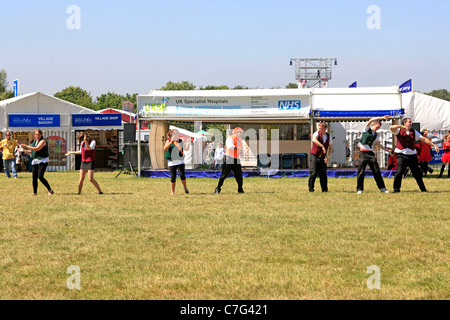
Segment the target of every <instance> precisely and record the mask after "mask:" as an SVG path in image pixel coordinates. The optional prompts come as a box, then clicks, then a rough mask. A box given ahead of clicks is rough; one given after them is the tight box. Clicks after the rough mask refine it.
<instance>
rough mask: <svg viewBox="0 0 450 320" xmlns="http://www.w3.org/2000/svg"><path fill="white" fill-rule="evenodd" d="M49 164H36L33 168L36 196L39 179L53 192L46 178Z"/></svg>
mask: <svg viewBox="0 0 450 320" xmlns="http://www.w3.org/2000/svg"><path fill="white" fill-rule="evenodd" d="M47 167H48V163H40V164H35V165H34V166H33V171H32V172H33V191H34V193H35V194H36V193H37V190H38V179H39V181H40V182H41V183H42V184H43V185H44V186H45V187H46V188H47V190H48V191H51V190H52V188H50V184H49V183H48V181H47V180H46V179H45V178H44V173H45V170H47Z"/></svg>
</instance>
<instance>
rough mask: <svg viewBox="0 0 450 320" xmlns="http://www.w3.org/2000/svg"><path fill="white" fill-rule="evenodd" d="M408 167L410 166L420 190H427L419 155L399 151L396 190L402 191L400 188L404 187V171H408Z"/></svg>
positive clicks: (395, 179)
mask: <svg viewBox="0 0 450 320" xmlns="http://www.w3.org/2000/svg"><path fill="white" fill-rule="evenodd" d="M407 167H409V169H410V170H411V172H412V174H413V176H414V179H416V182H417V185H418V186H419V188H420V190H421V191H426V190H427V189H426V188H425V184H424V183H423V178H422V170H421V169H420V168H419V160H418V159H417V155H416V154H413V155H406V154H401V153H397V172H396V173H395V176H394V192H400V189H401V187H402V178H403V173H404V172H405V171H406V168H407Z"/></svg>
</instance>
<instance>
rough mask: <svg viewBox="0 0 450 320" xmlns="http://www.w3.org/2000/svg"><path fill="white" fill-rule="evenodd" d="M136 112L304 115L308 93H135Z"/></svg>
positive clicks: (148, 114)
mask: <svg viewBox="0 0 450 320" xmlns="http://www.w3.org/2000/svg"><path fill="white" fill-rule="evenodd" d="M138 107H139V116H140V117H143V118H147V117H150V118H151V117H173V116H208V117H209V116H210V117H221V118H223V117H227V116H308V113H309V107H310V104H309V95H304V96H260V97H257V96H253V97H217V98H214V97H170V98H168V97H158V96H140V97H139V106H138Z"/></svg>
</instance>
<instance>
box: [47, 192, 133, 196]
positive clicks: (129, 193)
mask: <svg viewBox="0 0 450 320" xmlns="http://www.w3.org/2000/svg"><path fill="white" fill-rule="evenodd" d="M55 195H58V196H86V195H98V196H118V195H120V196H123V195H134V193H131V192H108V193H103V194H98V193H95V192H93V193H89V192H86V193H82V194H78V193H59V194H56V192H55Z"/></svg>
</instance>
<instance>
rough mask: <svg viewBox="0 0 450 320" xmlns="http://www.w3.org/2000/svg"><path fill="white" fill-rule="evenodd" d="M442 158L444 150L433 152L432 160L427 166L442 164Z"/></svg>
mask: <svg viewBox="0 0 450 320" xmlns="http://www.w3.org/2000/svg"><path fill="white" fill-rule="evenodd" d="M443 156H444V150H439V152H436V151H435V150H433V159H431V161H430V162H428V163H429V164H439V163H441V162H442V157H443Z"/></svg>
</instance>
